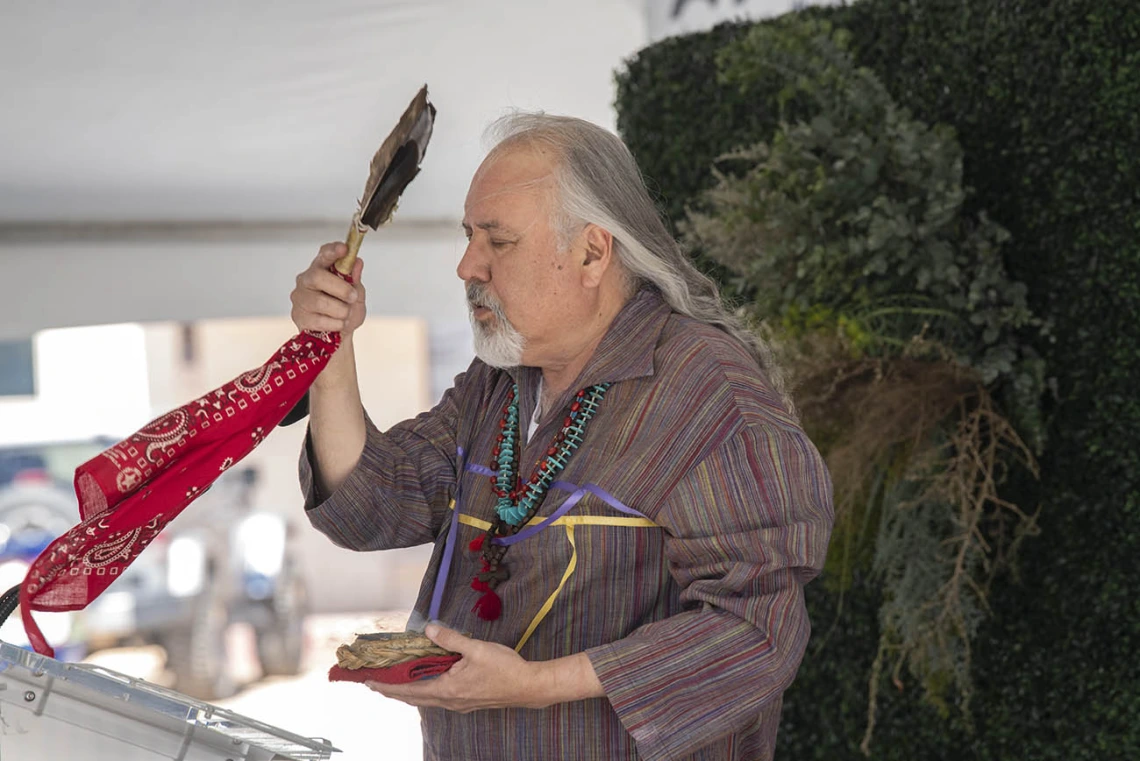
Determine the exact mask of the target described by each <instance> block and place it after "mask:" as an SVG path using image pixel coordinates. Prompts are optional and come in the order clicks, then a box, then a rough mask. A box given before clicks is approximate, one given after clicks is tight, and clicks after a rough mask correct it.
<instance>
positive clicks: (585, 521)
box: [451, 502, 657, 652]
mask: <svg viewBox="0 0 1140 761" xmlns="http://www.w3.org/2000/svg"><path fill="white" fill-rule="evenodd" d="M451 507H452V509H455V503H454V502H452V503H451ZM542 521H543V519H542V518H532V519H531V520H530V521H529V522H528V523H527V524H526V525H528V526H535V525H538V524H539V523H542ZM459 522H460V523H463V524H465V525H467V526H471V527H473V528H477V529H479V530H480V531H486V530H487V529H489V528H491V524H490V523H488V522H487V521H484V520H479V519H478V518H475V517H473V516H470V515H464V514H463V513H460V514H459ZM550 525H551V526H565V527H566V540H567V541H568V542H570V562H569V563H568V564H567V565H566V572H565V573H563V574H562V580H561V581H559V582H558V587H557V588H556V589H555V590H554V591H553V592H552V593H551V594H550V597H547V598H546V602H544V603H543V604H542V607H541V608H539V609H538V613H536V614H535V616H534V618H532V619H531V621H530V625H529V626H527V628H526V632H524V633H523V635H522V639H520V640H519V643H518V644H517V645H515V652H518V651H520V650H522V648H523V645H525V644H526V643H527V640H529V639H530V636H531V635H532V634H534V630H535V629H537V628H538V625H539V624H540V623H542V620H543V619H544V618H546V615H547V614H548V613H550V611H551V609H552V608H553V607H554V601H555V600H557V599H558V595H559V594H561V593H562V588H563V587H565V586H566V582H567V581H569V579H570V577H571V576H572V575H573V574H574V569H575V568H577V567H578V546H577V545H576V544H575V543H574V527H575V526H619V527H623V528H657V524H656V523H654V522H653V521H651V520H649V519H648V518H626V517H619V516H607V515H564V516H562V517H561V518H559V519H558V520H556V521H554V523H551V524H550Z"/></svg>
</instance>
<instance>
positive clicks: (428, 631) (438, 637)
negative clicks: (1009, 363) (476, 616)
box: [424, 623, 475, 653]
mask: <svg viewBox="0 0 1140 761" xmlns="http://www.w3.org/2000/svg"><path fill="white" fill-rule="evenodd" d="M424 635H426V636H427V638H428V639H430V640H431V641H432V642H434V643H435V644H437V645H439V646H440V647H442V648H443V649H444V650H450V651H452V652H453V653H464V652H466V651H467V650H469V649H470V647H471V645H472V644H474V642H475V640H473V639H471V638H470V637H464V636H463V635H462V634H460V633H459V632H457V631H455V630H454V629H448V628H447V627H446V626H443V625H442V624H435V623H431V624H428V625H427V626H425V627H424Z"/></svg>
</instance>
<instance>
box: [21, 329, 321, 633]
mask: <svg viewBox="0 0 1140 761" xmlns="http://www.w3.org/2000/svg"><path fill="white" fill-rule="evenodd" d="M338 346H340V334H339V333H310V332H305V333H300V334H298V335H296V336H294V337H293V338H291V339H290V340H289V341H288V342H286V343H285V345H284V346H282V347H281V348H280V349H278V350H277V352H276V353H275V354H274V355H273V357H271V358H270V360H269V361H268V362H266V363H265V364H264V365H262V366H261V367H259V368H256V369H254V370H251V371H249V372H247V373H244V374H242V375H240V376H238V377H237V378H235V379H233V380H232V381H230V382H229V383H227V384H225V385H224V386H222V387H221V388H218V389H215V390H214V391H211V392H210V393H208V394H206V395H205V396H203V397H201V398H199V399H196V400H194V401H193V402H191V403H190V404H187V405H184V406H182V407H179V408H178V409H176V410H173V411H172V412H168V413H167V414H165V415H163V416H162V417H160V418H158V419H156V420H154V421H152V422H151V423H149V424H148V425H147V426H145V427H144V428H142V429H141V430H139V431H137V432H136V433H134V434H132V435H131V436H129V437H128V438H126V439H125V440H123V441H121V442H119V443H118V444H116V445H115V446H113V447H111V448H110V449H108V450H106V451H104V452H102V453H101V454H99V455H97V456H95V457H94V458H92V459H91V460H88V461H87V462H86V463H84V464H83V465H81V466H79V467H78V468H77V469H76V471H75V494H76V496H78V498H79V515H80V518H81V521H82V522H81V523H79V525H77V526H75V527H74V528H72V529H71V530H70V531H68V532H67V533H65V534H63V535H62V536H60V537H59V538H57V539H56V540H55V541H54V542H52V543H51V544H50V545H48V546H47V548H45V549H44V551H43V552H41V553H40V555H39V557H37V558H36V559H35V560H34V561H33V562H32V565H31V567H30V568H29V569H28V573H27V576H25V578H24V581H23V584H22V586H21V588H20V614H21V616H22V618H23V620H24V628H25V630H26V631H27V634H28V641H29V642H30V643H31V644H32V646H33V647H34V648H35V650H36V652H38V653H42V654H44V655H48V656H53V655H54V652H53V650H52V648H51V646H50V645H48V643H47V641H46V640H45V639H44V637H43V634H42V633H41V632H40V629H39V627H38V626H37V625H36V622H35V621H34V620H33V619H32V614H31V611H33V610H54V611H59V610H78V609H81V608H83V607H85V606H86V605H87V604H88V603H90V602H91V601H92V600H94V599H95V598H96V597H98V596H99V594H100V593H102V591H103V590H104V589H106V588H107V587H108V586H109V585H110V584H111V582H113V581H114V580H115V579H117V578H118V577H119V576H120V575H121V573H122V572H123V570H124V569H125V568H126V567H127V566H128V565H130V564H131V562H133V561H134V559H135V558H136V557H138V554H139V553H140V552H142V551H143V549H144V548H145V547H146V546H147V545H148V544H150V542H151V540H153V539H154V537H155V536H157V535H158V533H159V532H160V531H162V529H163V527H164V526H166V524H168V523H169V522H170V521H172V520H174V518H175V517H176V516H177V515H178V514H179V513H180V512H182V510H183V508H185V507H186V506H187V505H188V504H190V503H191V502H193V501H194V500H195V499H196V498H197V497H199V496H201V495H202V494H203V493H204V492H205V491H206V489H208V488H209V487H210V485H211V484H212V483H213V482H214V481H215V480H216V479H217V478H218V476H220V475H221V474H222V473H223V472H224V471H226V470H227V469H229V468H230V467H232V466H233V465H234V464H236V463H237V462H238V461H240V460H241V459H242V458H243V457H245V456H246V455H248V454H249V453H250V452H251V451H253V449H254V447H256V446H257V445H258V444H260V443H261V441H262V440H263V439H264V438H265V437H266V436H267V435H268V434H269V433H270V432H271V431H272V430H273V428H274V427H275V426H276V425H277V424H278V423H279V422H281V419H282V418H284V417H285V415H286V414H288V412H289V411H290V410H291V409H293V407H294V406H295V405H296V404H297V402H298V401H300V399H301V397H302V396H304V394H305V392H306V391H307V390H308V388H309V386H310V385H311V384H312V382H313V379H314V378H316V377H317V375H318V374H319V373H320V371H321V370H322V369H324V367H325V364H326V363H327V362H328V360H329V358H330V357H331V356H332V355H333V353H334V352H335V351H336V350H337V347H338Z"/></svg>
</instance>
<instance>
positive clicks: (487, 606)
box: [471, 590, 503, 621]
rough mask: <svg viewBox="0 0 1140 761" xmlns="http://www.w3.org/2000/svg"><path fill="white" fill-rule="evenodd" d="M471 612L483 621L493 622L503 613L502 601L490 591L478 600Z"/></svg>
mask: <svg viewBox="0 0 1140 761" xmlns="http://www.w3.org/2000/svg"><path fill="white" fill-rule="evenodd" d="M471 610H472V611H473V612H474V613H475V615H477V616H479V618H481V619H483V620H484V621H494V620H495V619H497V618H498V617H499V615H500V614H501V613H502V612H503V601H502V600H500V599H499V596H498V595H497V594H495V592H494V591H493V590H490V591H488V592H487V593H486V594H484V595H483V596H482V597H480V598H479V600H478V601H477V602H476V603H475V607H474V608H472V609H471Z"/></svg>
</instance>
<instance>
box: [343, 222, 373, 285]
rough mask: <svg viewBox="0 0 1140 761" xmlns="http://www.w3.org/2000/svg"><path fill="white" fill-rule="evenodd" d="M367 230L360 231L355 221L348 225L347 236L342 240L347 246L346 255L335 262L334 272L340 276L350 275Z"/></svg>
mask: <svg viewBox="0 0 1140 761" xmlns="http://www.w3.org/2000/svg"><path fill="white" fill-rule="evenodd" d="M366 231H367V228H365V229H364V230H361V229H360V228H359V227H357V225H356V220H353V222H352V224H351V225H349V228H348V235H347V236H346V237H345V239H344V244H345V245H346V246H348V253H347V254H345V255H344V256H342V257H341V258H339V259H337V260H336V270H337V272H339V273H341V274H342V275H351V274H352V265H354V264H356V254H357V252H358V251H360V244H361V242H363V241H364V233H365V232H366Z"/></svg>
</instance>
